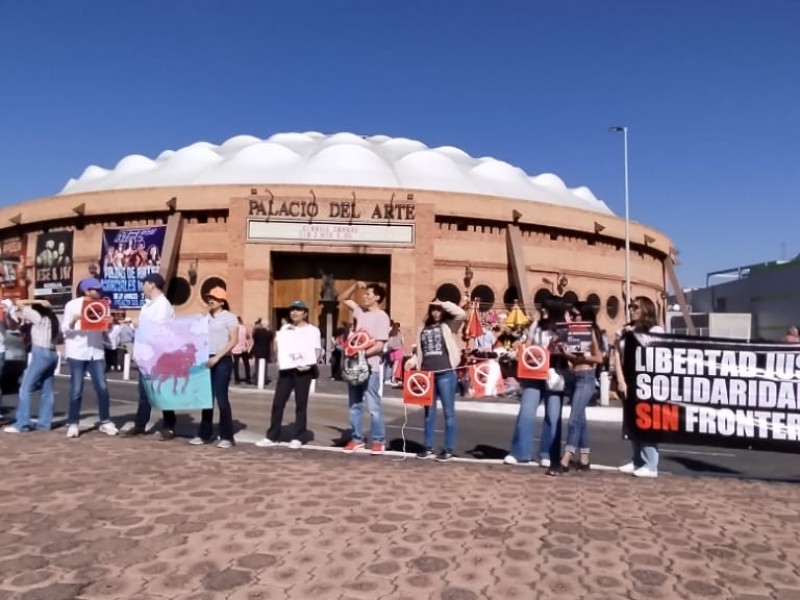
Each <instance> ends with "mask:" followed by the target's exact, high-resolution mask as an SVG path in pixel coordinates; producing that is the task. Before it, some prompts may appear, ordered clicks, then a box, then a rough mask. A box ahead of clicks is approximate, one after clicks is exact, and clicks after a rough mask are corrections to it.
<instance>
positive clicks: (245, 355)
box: [231, 317, 253, 385]
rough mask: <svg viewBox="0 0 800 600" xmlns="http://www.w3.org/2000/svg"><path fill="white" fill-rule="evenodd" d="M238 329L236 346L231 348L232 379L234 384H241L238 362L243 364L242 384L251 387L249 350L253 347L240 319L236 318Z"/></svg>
mask: <svg viewBox="0 0 800 600" xmlns="http://www.w3.org/2000/svg"><path fill="white" fill-rule="evenodd" d="M237 320H238V321H239V328H238V329H237V334H238V338H237V341H236V345H235V346H234V347H233V350H232V351H231V353H232V354H233V377H234V380H235V381H236V384H237V385H239V384H240V383H242V378H241V377H239V361H241V362H243V363H244V382H245V383H246V384H247V385H252V384H253V380H252V379H251V377H250V350H251V349H252V347H253V339H252V338H251V337H250V332H248V331H247V327H246V326H245V324H244V321H242V317H238V318H237Z"/></svg>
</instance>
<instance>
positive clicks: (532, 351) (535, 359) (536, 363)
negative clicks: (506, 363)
mask: <svg viewBox="0 0 800 600" xmlns="http://www.w3.org/2000/svg"><path fill="white" fill-rule="evenodd" d="M521 359H522V362H523V363H524V364H525V367H527V368H528V369H531V370H533V371H535V370H538V369H541V368H542V367H543V366H544V363H545V361H546V360H547V352H546V351H545V349H544V348H540V347H539V346H528V347H527V348H525V350H523V352H522V357H521Z"/></svg>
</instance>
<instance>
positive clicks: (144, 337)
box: [133, 315, 214, 410]
mask: <svg viewBox="0 0 800 600" xmlns="http://www.w3.org/2000/svg"><path fill="white" fill-rule="evenodd" d="M133 355H134V356H133V358H134V360H136V364H137V366H138V368H139V372H140V374H141V377H142V380H143V381H144V384H145V389H146V390H147V397H148V399H149V400H150V404H152V405H153V406H155V407H156V408H159V409H161V410H199V409H203V408H212V407H213V406H214V405H213V398H212V396H211V371H210V370H209V368H208V367H207V366H206V362H207V361H208V317H206V316H205V315H190V316H186V317H178V318H176V319H173V320H172V321H170V322H168V323H152V322H148V321H143V322H141V323H140V324H139V328H138V329H137V330H136V343H135V344H134V346H133Z"/></svg>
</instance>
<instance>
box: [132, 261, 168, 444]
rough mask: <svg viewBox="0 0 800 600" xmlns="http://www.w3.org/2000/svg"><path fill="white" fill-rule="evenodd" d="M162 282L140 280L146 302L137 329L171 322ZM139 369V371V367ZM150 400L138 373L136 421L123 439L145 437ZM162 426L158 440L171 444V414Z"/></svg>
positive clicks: (149, 277)
mask: <svg viewBox="0 0 800 600" xmlns="http://www.w3.org/2000/svg"><path fill="white" fill-rule="evenodd" d="M165 284H166V282H165V281H164V278H163V277H162V276H161V275H159V274H158V273H149V274H148V275H147V276H146V277H145V278H144V283H143V284H142V292H143V293H144V296H145V298H147V300H146V301H145V303H144V306H142V310H141V312H140V313H139V325H140V326H141V325H142V324H144V325H146V324H147V323H169V322H170V321H172V320H173V319H174V318H175V309H173V308H172V304H171V303H170V301H169V300H167V296H166V295H165V294H164V287H165ZM141 352H142V350H141V343H139V344H137V343H136V338H134V340H133V356H134V357H136V356H137V355H139V354H140V353H141ZM140 368H141V367H140ZM150 412H151V407H150V398H149V397H148V396H147V385H146V383H145V379H144V377H142V373H141V371H140V372H139V405H138V407H137V408H136V420H135V421H134V424H133V427H131V428H130V429H128V430H127V431H126V432H124V433H123V435H124V436H125V437H134V436H137V435H142V434H143V433H145V430H146V427H147V422H148V421H149V420H150ZM162 416H163V426H162V427H161V439H162V440H164V441H168V440H171V439H172V438H174V437H175V423H176V421H177V417H176V415H175V411H174V410H165V411H164V412H163V413H162Z"/></svg>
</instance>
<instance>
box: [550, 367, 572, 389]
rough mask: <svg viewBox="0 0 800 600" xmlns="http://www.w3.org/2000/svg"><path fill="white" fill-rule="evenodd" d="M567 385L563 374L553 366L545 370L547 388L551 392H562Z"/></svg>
mask: <svg viewBox="0 0 800 600" xmlns="http://www.w3.org/2000/svg"><path fill="white" fill-rule="evenodd" d="M566 387H567V382H566V381H565V380H564V376H563V375H562V374H561V373H559V372H558V371H557V370H556V369H554V368H553V367H550V368H549V369H548V370H547V389H548V390H550V391H551V392H563V391H564V390H565V389H566Z"/></svg>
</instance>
